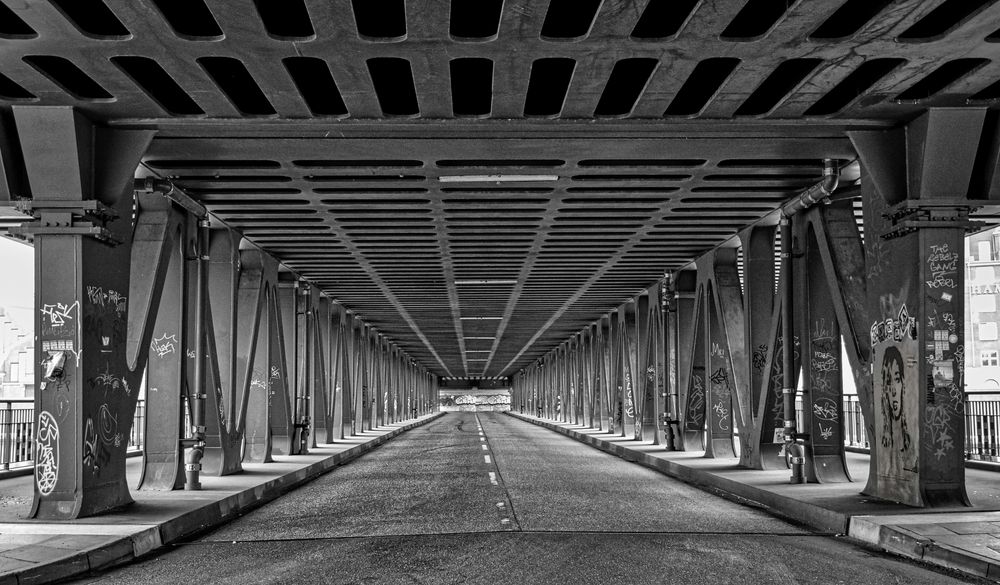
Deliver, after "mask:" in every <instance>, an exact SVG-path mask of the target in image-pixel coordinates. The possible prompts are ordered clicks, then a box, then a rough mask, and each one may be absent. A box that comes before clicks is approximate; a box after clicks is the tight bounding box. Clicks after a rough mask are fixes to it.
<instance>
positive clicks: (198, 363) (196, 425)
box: [184, 218, 209, 491]
mask: <svg viewBox="0 0 1000 585" xmlns="http://www.w3.org/2000/svg"><path fill="white" fill-rule="evenodd" d="M208 237H209V221H208V219H205V218H203V219H200V220H198V239H197V258H198V264H197V269H196V272H195V289H196V291H197V292H196V294H195V301H194V338H195V344H194V351H195V358H194V386H195V387H194V392H193V393H192V398H193V400H192V403H191V419H192V421H191V426H192V427H193V431H194V432H193V436H192V438H191V440H192V441H193V442H192V443H191V448H190V449H189V450H188V452H187V455H186V456H185V458H184V489H185V490H189V491H193V490H200V489H201V481H200V475H201V460H202V458H203V457H204V456H205V400H206V398H208V394H207V393H208V388H207V375H206V370H207V365H206V362H207V360H208V356H207V355H206V353H207V351H206V344H205V333H206V332H205V307H206V305H207V304H208V260H209V255H208Z"/></svg>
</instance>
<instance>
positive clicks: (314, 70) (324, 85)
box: [282, 57, 348, 117]
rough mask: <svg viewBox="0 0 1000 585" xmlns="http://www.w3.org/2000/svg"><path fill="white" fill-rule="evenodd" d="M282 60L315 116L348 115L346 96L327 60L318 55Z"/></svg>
mask: <svg viewBox="0 0 1000 585" xmlns="http://www.w3.org/2000/svg"><path fill="white" fill-rule="evenodd" d="M282 62H283V63H284V64H285V69H287V70H288V75H290V76H291V78H292V81H293V82H295V87H296V89H298V90H299V93H300V94H301V95H302V99H304V100H305V102H306V105H307V106H308V107H309V111H310V112H312V113H313V115H314V116H336V117H344V116H347V113H348V112H347V106H346V105H345V104H344V98H343V97H341V95H340V89H338V88H337V82H336V81H335V80H334V79H333V74H332V73H330V66H329V65H327V63H326V61H324V60H323V59H318V58H316V57H286V58H285V59H282Z"/></svg>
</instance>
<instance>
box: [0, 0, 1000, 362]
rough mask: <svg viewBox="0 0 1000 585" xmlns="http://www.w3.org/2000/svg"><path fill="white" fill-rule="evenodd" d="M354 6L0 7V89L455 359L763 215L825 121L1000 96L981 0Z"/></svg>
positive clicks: (502, 344)
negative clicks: (88, 129) (142, 144)
mask: <svg viewBox="0 0 1000 585" xmlns="http://www.w3.org/2000/svg"><path fill="white" fill-rule="evenodd" d="M279 4H280V6H281V9H280V10H278V9H276V8H275V6H278V5H279ZM373 5H374V4H372V3H368V2H347V1H346V0H336V1H327V0H296V1H287V2H282V3H271V2H264V1H259V2H255V3H253V4H252V5H250V3H247V2H237V1H235V0H209V1H207V2H203V1H202V0H187V1H185V2H177V1H174V0H146V1H143V2H134V1H130V0H105V1H104V2H100V1H96V0H95V1H91V2H70V1H53V2H47V1H41V0H28V1H26V2H20V3H17V5H16V6H15V5H14V3H4V4H3V5H0V9H2V11H3V12H4V13H5V14H0V16H2V17H3V18H2V19H0V20H2V24H0V37H2V38H4V39H5V40H4V41H3V45H2V47H0V74H2V75H0V99H3V100H4V103H5V104H8V105H13V106H16V105H18V104H22V103H30V104H42V105H65V106H74V107H77V108H79V109H80V110H81V111H82V112H83V113H85V114H86V115H88V116H90V117H92V118H93V119H95V120H98V121H102V122H106V123H108V124H112V125H115V126H119V127H143V128H155V129H157V130H158V131H159V134H158V138H157V139H156V140H155V141H154V143H153V146H152V148H151V150H150V151H149V153H148V155H147V157H146V160H145V163H144V165H145V172H148V173H150V174H155V175H159V176H162V177H167V178H171V179H173V180H175V182H176V183H177V184H178V185H179V186H180V187H182V188H183V189H184V190H186V191H187V192H188V193H189V194H190V195H192V196H193V197H194V198H196V199H198V200H200V201H202V202H203V203H204V204H206V205H207V206H208V207H209V209H211V211H212V212H213V213H214V214H215V216H216V218H217V219H218V220H220V221H222V222H225V223H226V224H228V225H229V226H231V227H233V228H235V229H237V230H239V231H241V232H242V233H243V234H244V235H245V236H246V237H247V238H248V239H249V240H250V241H252V242H253V243H254V244H256V245H258V246H260V247H261V248H263V249H264V250H265V251H267V252H268V253H270V254H273V255H274V256H275V257H276V258H278V259H279V260H281V262H282V263H283V264H284V265H285V267H287V268H288V269H290V270H293V271H295V272H297V273H298V274H299V275H301V276H302V277H303V278H306V279H308V280H310V281H312V282H315V283H316V284H317V285H319V286H320V287H321V288H322V289H323V290H324V292H326V293H327V294H328V295H329V296H331V297H332V298H335V299H337V300H338V301H340V302H341V303H343V304H344V305H345V306H346V307H348V308H350V309H352V310H354V311H355V312H356V313H358V314H360V315H362V316H363V317H364V318H365V319H366V320H367V321H369V322H370V323H372V324H373V325H374V326H375V327H377V328H378V329H379V331H381V332H383V333H384V334H385V335H387V336H388V337H390V338H391V339H393V340H394V341H395V342H396V343H398V344H399V346H400V347H402V348H403V349H404V350H405V351H406V352H407V353H409V354H410V355H412V356H414V357H415V358H417V359H418V360H420V361H421V362H422V363H423V364H424V365H425V366H427V367H428V368H430V369H431V370H432V371H434V372H435V373H437V374H439V375H441V376H458V377H461V376H470V377H479V376H483V377H490V376H507V375H511V374H513V373H515V372H516V371H518V370H519V369H521V368H522V367H524V366H526V365H528V364H530V363H531V362H532V361H534V360H535V359H537V358H538V357H540V356H542V355H544V354H545V353H547V352H548V351H549V350H550V349H551V348H553V347H554V346H556V345H557V344H558V343H560V342H561V341H563V340H564V339H566V337H567V336H569V335H570V334H572V333H575V332H577V331H579V330H580V329H581V328H582V327H583V326H585V325H587V324H588V323H590V322H592V321H593V320H595V319H596V318H598V317H600V316H601V315H602V314H604V313H606V312H607V311H609V310H611V309H613V308H614V307H616V306H618V305H619V304H621V303H622V302H623V301H624V300H626V299H628V298H630V297H631V296H634V295H635V294H636V293H637V292H638V291H640V290H641V289H643V288H646V287H648V286H650V285H651V284H653V283H654V282H655V281H656V280H657V279H658V278H659V277H660V276H662V274H663V273H664V272H665V271H669V270H674V269H677V268H679V267H681V266H684V265H686V264H688V263H690V262H691V261H693V260H694V259H695V258H697V257H698V256H700V255H701V254H702V253H703V252H705V251H706V250H709V249H711V248H713V247H715V246H717V245H719V244H721V243H723V242H725V241H727V240H730V239H731V238H732V236H733V235H734V234H735V233H736V232H737V230H738V229H739V228H741V227H742V226H745V225H747V224H749V223H752V222H755V221H758V220H760V219H761V218H764V217H765V216H768V215H769V214H771V213H773V211H774V209H776V207H777V206H778V205H779V204H780V203H781V202H782V201H784V200H786V199H788V198H789V197H791V196H792V195H793V194H795V193H796V192H797V191H799V190H801V189H802V188H804V187H806V186H808V185H811V184H813V183H815V182H816V180H817V179H818V178H819V175H820V172H821V169H822V160H823V159H824V158H832V159H836V160H838V161H841V162H842V163H843V164H846V163H848V162H850V161H852V160H854V159H855V157H856V155H855V154H854V152H853V150H852V148H851V146H850V143H849V142H848V140H847V139H846V137H845V135H844V131H845V130H849V129H858V128H885V127H891V126H893V125H895V124H897V123H899V122H901V121H906V120H910V119H912V118H914V117H915V116H917V115H918V114H919V113H920V112H922V111H923V110H924V109H925V108H927V107H930V106H946V107H956V106H970V105H971V106H978V107H990V108H995V104H996V102H997V100H998V99H1000V60H998V59H996V54H997V53H996V47H997V46H998V45H996V44H995V43H996V42H997V41H998V40H1000V31H998V30H997V28H998V25H997V23H998V22H1000V4H998V3H996V2H991V1H975V2H973V1H955V0H930V1H928V0H898V1H895V2H888V1H867V0H866V1H860V2H859V1H856V0H850V1H846V2H829V1H828V0H799V1H798V2H789V3H782V2H777V3H774V2H772V3H768V2H760V1H757V0H751V1H749V2H747V1H745V0H716V1H701V2H698V1H694V0H688V1H676V2H675V1H666V0H650V1H646V0H639V1H635V0H607V1H604V2H599V1H587V2H579V3H578V2H565V1H555V0H553V1H551V2H550V1H549V0H525V1H522V2H518V3H516V4H515V3H511V2H500V1H492V2H482V3H477V4H476V6H477V8H476V9H475V10H466V9H464V8H463V4H462V3H458V2H456V3H454V6H453V5H452V3H449V2H444V1H441V0H424V1H417V0H411V1H408V2H403V1H402V0H399V1H398V2H383V3H379V4H378V9H377V10H372V8H371V6H373ZM788 5H790V6H788ZM366 6H367V8H366ZM5 107H9V106H5ZM482 175H485V176H495V175H500V176H503V177H504V178H505V179H503V180H501V181H500V182H498V181H496V180H473V179H471V178H470V177H472V176H482ZM527 175H531V176H534V178H533V179H532V180H525V179H527V178H528V177H526V176H527ZM511 178H518V179H520V180H517V181H508V180H509V179H511ZM9 195H10V196H12V197H25V196H30V193H29V192H27V191H22V192H16V190H11V192H10V193H9Z"/></svg>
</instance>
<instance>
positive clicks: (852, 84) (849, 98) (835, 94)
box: [805, 59, 906, 116]
mask: <svg viewBox="0 0 1000 585" xmlns="http://www.w3.org/2000/svg"><path fill="white" fill-rule="evenodd" d="M903 63H906V60H905V59H869V60H868V61H865V62H864V63H862V64H861V65H860V66H858V68H857V69H855V70H854V71H853V72H851V74H850V75H848V76H847V77H845V78H844V79H843V81H841V82H840V83H838V84H837V85H836V86H835V87H834V88H833V89H831V90H830V91H829V92H828V93H827V94H826V95H825V96H823V97H821V98H820V99H819V100H817V101H816V103H815V104H813V105H812V106H811V107H810V108H809V109H808V110H806V112H805V115H807V116H830V115H833V114H836V113H837V112H839V111H840V110H842V109H844V108H846V107H847V106H848V105H849V104H850V103H851V102H853V101H854V100H856V99H857V98H859V97H861V96H862V95H863V94H864V93H865V92H867V91H868V90H869V89H871V87H872V86H873V85H875V84H876V83H878V82H879V80H881V79H882V78H883V77H885V76H886V75H889V74H890V73H892V71H893V70H895V69H896V68H897V67H899V66H900V65H902V64H903Z"/></svg>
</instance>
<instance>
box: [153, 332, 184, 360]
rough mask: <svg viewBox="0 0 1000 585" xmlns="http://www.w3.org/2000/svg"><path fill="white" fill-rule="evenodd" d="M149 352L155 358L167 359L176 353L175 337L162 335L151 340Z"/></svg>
mask: <svg viewBox="0 0 1000 585" xmlns="http://www.w3.org/2000/svg"><path fill="white" fill-rule="evenodd" d="M149 351H150V352H151V354H153V355H155V356H156V357H159V358H163V357H167V356H168V355H170V354H172V353H174V352H175V351H177V336H176V335H167V334H166V333H164V334H163V335H161V336H159V337H155V338H153V341H151V342H150V343H149Z"/></svg>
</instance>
